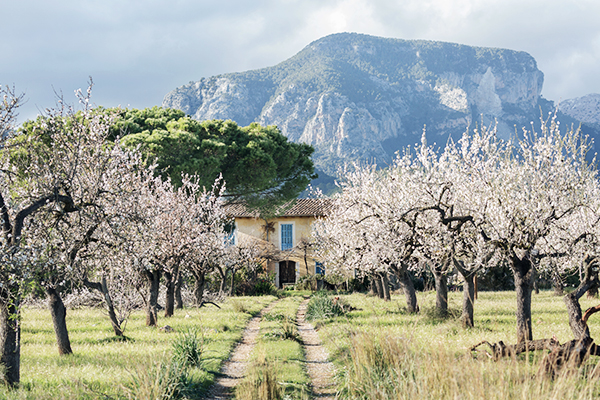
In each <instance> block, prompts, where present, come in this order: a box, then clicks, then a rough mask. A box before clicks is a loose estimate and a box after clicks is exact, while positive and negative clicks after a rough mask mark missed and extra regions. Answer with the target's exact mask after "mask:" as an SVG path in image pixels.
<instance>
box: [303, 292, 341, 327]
mask: <svg viewBox="0 0 600 400" xmlns="http://www.w3.org/2000/svg"><path fill="white" fill-rule="evenodd" d="M344 306H346V305H345V304H343V302H342V301H341V300H340V299H339V298H338V297H335V298H333V297H331V296H327V295H323V294H321V293H320V292H317V295H316V296H313V297H312V298H311V299H310V301H309V302H308V305H307V307H306V319H307V320H308V321H312V320H315V319H327V318H333V317H335V316H338V315H344Z"/></svg>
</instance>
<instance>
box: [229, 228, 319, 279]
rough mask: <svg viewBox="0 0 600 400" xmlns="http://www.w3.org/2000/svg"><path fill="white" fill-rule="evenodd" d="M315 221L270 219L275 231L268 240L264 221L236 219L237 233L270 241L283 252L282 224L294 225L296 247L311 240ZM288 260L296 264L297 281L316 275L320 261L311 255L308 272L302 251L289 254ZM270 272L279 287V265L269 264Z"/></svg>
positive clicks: (294, 243)
mask: <svg viewBox="0 0 600 400" xmlns="http://www.w3.org/2000/svg"><path fill="white" fill-rule="evenodd" d="M314 221H315V218H314V217H279V218H274V219H270V220H269V223H272V224H273V225H272V226H273V229H274V231H270V232H269V235H268V238H267V235H266V234H265V228H264V227H265V221H264V220H262V219H255V218H236V219H235V225H236V232H240V233H243V234H246V235H250V236H254V237H256V238H259V239H261V240H268V241H269V242H270V243H272V244H273V245H274V246H275V248H276V249H278V250H281V225H282V224H293V226H294V228H293V235H292V241H293V245H294V247H296V246H297V245H298V243H299V242H300V241H301V240H302V239H303V238H310V236H311V229H312V223H313V222H314ZM287 255H288V256H287V257H286V258H285V259H286V260H291V261H294V262H296V280H298V278H299V277H301V276H305V275H307V272H308V273H309V274H311V275H313V274H314V273H315V262H316V261H318V260H317V259H316V258H314V257H312V255H311V254H310V253H309V254H308V256H307V259H306V261H307V263H306V264H308V271H307V265H306V264H305V260H304V254H303V253H302V252H301V251H300V250H297V249H296V250H295V251H294V252H293V253H287ZM267 268H268V271H269V272H271V273H275V275H276V284H277V285H278V286H279V276H278V263H277V262H269V263H268V267H267Z"/></svg>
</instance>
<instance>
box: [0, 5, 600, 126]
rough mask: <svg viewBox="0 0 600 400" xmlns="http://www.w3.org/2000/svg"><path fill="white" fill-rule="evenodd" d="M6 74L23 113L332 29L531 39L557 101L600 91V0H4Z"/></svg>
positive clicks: (265, 53) (155, 89)
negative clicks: (81, 92) (82, 93)
mask: <svg viewBox="0 0 600 400" xmlns="http://www.w3.org/2000/svg"><path fill="white" fill-rule="evenodd" d="M0 16H1V18H0V84H2V85H10V86H14V87H15V89H16V91H17V92H19V93H24V95H25V99H26V103H25V104H24V105H23V106H22V107H21V108H20V112H19V122H23V121H24V120H26V119H30V118H35V116H36V115H37V114H39V113H40V112H41V111H43V110H45V109H46V108H49V107H54V106H55V104H56V99H57V94H62V95H63V96H64V99H65V100H66V101H67V102H69V103H72V104H74V103H76V98H75V96H74V91H75V90H76V89H79V88H83V89H85V88H86V87H87V85H88V81H89V77H90V76H91V77H92V79H93V81H94V89H93V95H92V100H93V102H94V103H95V104H97V105H102V106H105V107H113V106H119V105H120V106H122V107H130V108H144V107H152V106H154V105H161V103H162V99H163V97H164V96H165V94H167V93H168V92H169V91H171V90H173V89H175V88H176V87H178V86H181V85H184V84H187V83H188V82H190V81H197V80H199V79H201V78H204V77H210V76H214V75H219V74H223V73H228V72H241V71H247V70H250V69H258V68H263V67H268V66H272V65H276V64H278V63H280V62H281V61H284V60H285V59H287V58H289V57H291V56H293V55H294V54H296V53H298V52H299V51H300V50H302V49H303V48H304V47H305V46H307V45H308V44H309V43H311V42H313V41H315V40H317V39H319V38H321V37H323V36H327V35H329V34H332V33H338V32H358V33H364V34H369V35H374V36H382V37H389V38H398V39H427V40H437V41H446V42H454V43H460V44H466V45H473V46H484V47H499V48H507V49H512V50H520V51H526V52H528V53H529V54H531V55H532V56H533V57H535V59H536V60H537V63H538V68H539V69H540V70H541V71H542V72H544V75H545V78H544V87H543V90H542V96H543V97H545V98H546V99H549V100H553V101H555V102H558V101H560V100H564V99H569V98H574V97H580V96H584V95H586V94H590V93H600V68H599V67H600V20H599V19H598V18H599V16H600V1H598V0H545V1H541V0H143V1H142V0H126V1H123V0H0Z"/></svg>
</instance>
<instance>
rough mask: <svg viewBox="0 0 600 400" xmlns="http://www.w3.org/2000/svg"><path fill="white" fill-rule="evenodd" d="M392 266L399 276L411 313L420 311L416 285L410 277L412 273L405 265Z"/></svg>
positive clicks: (407, 307)
mask: <svg viewBox="0 0 600 400" xmlns="http://www.w3.org/2000/svg"><path fill="white" fill-rule="evenodd" d="M390 267H391V268H392V270H393V271H394V273H395V274H396V276H397V277H398V281H399V283H400V287H401V288H402V291H403V292H404V297H406V309H407V310H408V312H409V313H411V314H414V313H418V312H419V305H418V304H417V293H416V292H415V286H414V285H413V282H412V279H411V278H410V273H409V272H408V270H407V269H406V267H405V266H398V265H396V264H392V265H390Z"/></svg>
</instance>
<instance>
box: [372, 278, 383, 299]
mask: <svg viewBox="0 0 600 400" xmlns="http://www.w3.org/2000/svg"><path fill="white" fill-rule="evenodd" d="M373 283H374V284H375V291H376V293H377V297H379V298H380V299H383V286H382V285H381V279H380V277H379V276H378V275H377V274H375V275H373Z"/></svg>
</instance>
